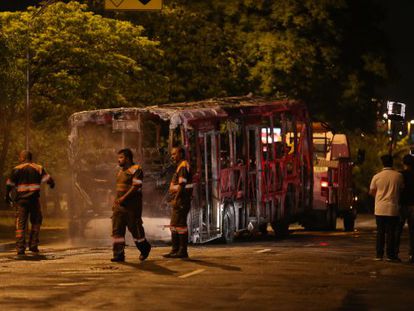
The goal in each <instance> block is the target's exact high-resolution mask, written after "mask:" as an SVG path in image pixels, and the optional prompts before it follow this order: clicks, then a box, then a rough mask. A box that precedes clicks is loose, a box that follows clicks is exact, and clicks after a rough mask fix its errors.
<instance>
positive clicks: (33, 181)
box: [6, 151, 55, 256]
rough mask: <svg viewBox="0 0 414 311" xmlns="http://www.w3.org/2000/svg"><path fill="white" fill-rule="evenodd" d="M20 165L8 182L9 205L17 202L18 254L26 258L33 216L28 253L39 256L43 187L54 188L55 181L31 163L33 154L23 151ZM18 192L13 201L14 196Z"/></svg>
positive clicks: (43, 170)
mask: <svg viewBox="0 0 414 311" xmlns="http://www.w3.org/2000/svg"><path fill="white" fill-rule="evenodd" d="M19 162H20V163H21V164H19V165H17V166H16V167H15V168H14V169H13V171H12V173H11V175H10V177H9V178H8V179H7V182H6V202H7V203H8V204H10V203H11V202H12V201H14V204H15V205H16V249H17V255H20V256H22V255H25V250H26V237H25V236H26V228H27V220H28V218H29V216H30V222H31V230H30V238H29V250H30V251H31V252H33V253H39V248H38V246H39V231H40V226H41V225H42V219H43V216H42V210H41V207H40V202H39V197H40V184H41V183H42V182H46V183H47V184H48V185H49V186H50V188H54V186H55V182H54V180H53V178H52V177H51V176H50V175H49V174H48V173H47V172H46V170H45V169H44V168H43V167H42V166H41V165H39V164H36V163H33V162H32V153H31V152H29V151H22V152H20V154H19ZM13 189H15V195H14V198H13V199H12V197H11V193H12V190H13Z"/></svg>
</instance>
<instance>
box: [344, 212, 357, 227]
mask: <svg viewBox="0 0 414 311" xmlns="http://www.w3.org/2000/svg"><path fill="white" fill-rule="evenodd" d="M354 229H355V216H354V215H353V214H352V213H350V212H348V213H346V214H345V215H344V231H347V232H350V231H354Z"/></svg>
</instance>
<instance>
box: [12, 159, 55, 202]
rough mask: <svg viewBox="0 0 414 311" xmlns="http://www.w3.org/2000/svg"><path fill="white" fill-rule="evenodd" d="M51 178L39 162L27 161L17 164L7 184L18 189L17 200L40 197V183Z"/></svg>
mask: <svg viewBox="0 0 414 311" xmlns="http://www.w3.org/2000/svg"><path fill="white" fill-rule="evenodd" d="M50 180H51V177H50V175H49V174H48V173H47V172H46V170H45V169H44V168H43V167H42V166H41V165H39V164H36V163H32V162H26V163H23V164H20V165H17V166H16V167H15V168H14V169H13V171H12V173H11V175H10V177H9V178H8V179H7V182H6V185H7V186H8V187H14V188H15V189H16V197H15V201H19V200H28V199H34V198H38V197H39V195H40V184H41V183H42V182H48V181H50Z"/></svg>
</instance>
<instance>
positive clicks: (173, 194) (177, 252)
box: [164, 147, 193, 258]
mask: <svg viewBox="0 0 414 311" xmlns="http://www.w3.org/2000/svg"><path fill="white" fill-rule="evenodd" d="M171 159H172V160H173V162H174V163H175V164H176V165H177V168H176V170H175V173H174V175H173V177H172V179H171V183H170V188H169V204H170V206H171V208H172V213H171V221H170V230H171V241H172V249H171V252H170V253H168V254H165V255H164V257H166V258H188V252H187V246H188V227H187V215H188V212H189V211H190V208H191V195H192V190H193V189H192V184H191V175H190V164H189V163H188V162H187V161H186V160H185V155H184V149H183V148H182V147H176V148H173V149H172V150H171Z"/></svg>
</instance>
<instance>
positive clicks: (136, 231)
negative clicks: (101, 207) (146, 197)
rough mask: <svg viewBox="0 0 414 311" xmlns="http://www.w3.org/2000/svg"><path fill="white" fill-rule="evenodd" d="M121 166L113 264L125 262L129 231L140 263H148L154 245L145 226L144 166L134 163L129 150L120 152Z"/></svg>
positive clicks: (114, 210)
mask: <svg viewBox="0 0 414 311" xmlns="http://www.w3.org/2000/svg"><path fill="white" fill-rule="evenodd" d="M118 164H119V166H120V167H121V170H120V171H119V172H118V175H117V179H116V190H117V198H116V199H115V202H114V205H113V207H112V211H113V213H112V237H113V258H112V259H111V261H112V262H123V261H125V232H126V227H128V230H129V232H131V234H132V237H133V238H134V242H135V245H136V247H137V248H138V250H139V251H140V252H141V254H140V256H139V259H140V260H145V259H147V257H148V255H149V253H150V251H151V244H150V243H148V241H147V239H146V238H145V231H144V227H143V225H142V180H143V177H144V174H143V172H142V168H141V166H139V165H138V164H135V163H134V161H133V154H132V151H131V150H130V149H122V150H120V151H119V152H118Z"/></svg>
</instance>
